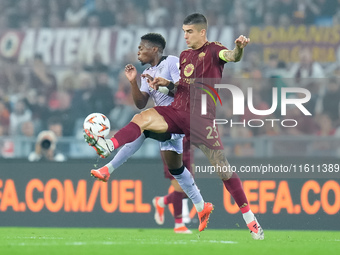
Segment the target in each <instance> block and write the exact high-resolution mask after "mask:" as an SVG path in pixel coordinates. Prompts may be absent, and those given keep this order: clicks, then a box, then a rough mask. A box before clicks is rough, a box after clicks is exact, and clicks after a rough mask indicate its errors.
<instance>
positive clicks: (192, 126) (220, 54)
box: [85, 13, 264, 240]
mask: <svg viewBox="0 0 340 255" xmlns="http://www.w3.org/2000/svg"><path fill="white" fill-rule="evenodd" d="M207 25H208V24H207V20H206V18H205V17H204V16H203V15H202V14H198V13H194V14H191V15H189V16H187V17H186V18H185V20H184V22H183V27H182V28H183V31H184V39H185V40H186V43H187V45H188V47H189V49H188V50H185V51H183V52H182V53H181V55H180V69H181V72H180V77H181V79H180V80H179V82H178V84H173V83H171V82H170V81H168V80H166V79H164V78H160V77H157V78H155V79H154V80H153V81H151V82H150V86H151V87H153V88H154V89H158V87H159V86H167V87H168V89H169V90H170V91H175V90H176V89H177V90H176V93H175V99H174V102H173V103H172V104H171V105H170V106H156V107H154V108H151V109H148V110H145V111H143V112H141V113H140V114H137V115H135V116H134V117H133V119H132V120H131V122H130V123H129V124H128V125H126V126H125V127H124V128H122V129H121V130H119V131H118V132H117V133H116V134H115V135H114V137H112V138H111V139H104V138H101V137H96V136H95V135H93V134H92V133H91V132H89V131H88V130H85V132H86V134H87V135H88V142H89V141H90V143H91V142H92V144H93V145H94V146H95V147H96V149H97V152H98V154H101V151H103V150H104V151H105V152H107V151H109V152H112V151H113V150H114V149H117V148H118V147H120V146H122V145H124V144H125V143H128V142H131V141H133V140H135V139H137V138H138V137H139V136H140V134H141V132H143V131H144V130H150V131H153V132H158V133H163V132H170V133H179V134H183V133H184V134H185V136H186V138H187V139H188V140H190V141H191V143H192V144H194V145H195V146H196V147H198V148H200V149H201V150H202V151H203V153H204V154H205V155H206V156H207V158H208V159H209V161H210V163H211V164H212V165H213V166H215V167H216V166H219V167H220V169H223V167H224V166H225V167H227V168H224V169H228V166H229V163H228V161H227V159H226V157H225V155H224V153H223V145H222V142H221V139H220V137H219V134H218V130H217V129H215V127H214V126H213V120H214V118H215V111H216V109H215V104H214V102H213V100H212V99H210V98H207V114H206V115H202V114H201V95H202V91H203V90H202V89H203V88H204V87H205V86H207V85H208V86H213V85H214V84H216V83H218V82H219V80H220V79H221V78H222V71H223V67H224V64H225V63H227V62H238V61H240V59H241V57H242V55H243V48H244V47H245V46H246V45H247V44H248V43H249V41H250V40H249V38H246V37H245V36H243V35H241V36H239V37H238V38H237V39H236V40H235V45H236V46H235V48H234V49H233V50H228V49H227V48H226V47H224V46H223V45H221V44H220V43H218V42H209V41H208V40H207ZM166 163H167V164H168V166H169V171H170V173H171V174H172V175H173V176H174V178H175V179H176V180H177V181H178V183H179V184H180V185H181V187H182V189H183V190H184V191H185V193H186V194H187V195H188V197H189V198H190V199H191V200H192V202H193V203H194V205H195V207H196V210H197V212H198V217H199V220H200V226H199V230H200V231H202V230H204V228H205V227H206V225H207V222H208V218H209V216H210V213H211V211H212V210H213V205H212V204H211V203H205V202H204V201H203V198H202V196H201V194H200V192H199V190H198V188H197V186H196V185H195V183H194V181H193V178H192V176H191V174H190V172H189V171H188V170H187V169H186V168H185V167H184V166H183V163H182V161H181V159H180V158H176V157H174V158H173V159H172V161H167V162H166ZM216 169H217V168H216ZM218 175H219V177H220V178H221V180H222V181H223V184H224V186H225V187H226V189H227V190H228V191H229V192H230V194H231V195H232V197H233V198H234V200H235V202H236V203H237V205H238V206H239V208H240V210H241V212H242V215H243V218H244V220H245V222H246V224H247V226H248V228H249V229H250V233H251V236H252V237H253V238H254V239H260V240H262V239H264V233H263V229H262V228H261V226H260V224H259V223H258V221H257V219H256V217H255V216H254V214H253V212H252V211H251V210H250V207H249V203H248V200H247V198H246V195H245V193H244V190H243V187H242V183H241V180H240V178H239V177H238V175H237V174H236V173H233V172H223V171H221V172H218ZM95 177H96V178H98V179H101V176H95Z"/></svg>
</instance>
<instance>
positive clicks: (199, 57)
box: [198, 52, 205, 60]
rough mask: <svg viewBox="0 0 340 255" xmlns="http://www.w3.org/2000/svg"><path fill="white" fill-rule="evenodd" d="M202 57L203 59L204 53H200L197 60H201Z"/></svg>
mask: <svg viewBox="0 0 340 255" xmlns="http://www.w3.org/2000/svg"><path fill="white" fill-rule="evenodd" d="M204 57H205V52H201V53H200V54H199V55H198V60H203V58H204Z"/></svg>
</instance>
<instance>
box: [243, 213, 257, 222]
mask: <svg viewBox="0 0 340 255" xmlns="http://www.w3.org/2000/svg"><path fill="white" fill-rule="evenodd" d="M242 216H243V219H244V221H245V222H246V224H249V223H250V222H252V221H253V220H254V217H255V215H254V214H253V212H252V211H251V210H249V211H248V212H246V213H243V214H242Z"/></svg>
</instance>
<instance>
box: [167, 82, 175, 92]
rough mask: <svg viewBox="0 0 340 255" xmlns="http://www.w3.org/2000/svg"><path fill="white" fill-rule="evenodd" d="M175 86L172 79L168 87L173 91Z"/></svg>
mask: <svg viewBox="0 0 340 255" xmlns="http://www.w3.org/2000/svg"><path fill="white" fill-rule="evenodd" d="M174 88H175V84H174V83H173V82H171V81H170V83H169V85H168V89H169V90H170V91H171V90H173V89H174Z"/></svg>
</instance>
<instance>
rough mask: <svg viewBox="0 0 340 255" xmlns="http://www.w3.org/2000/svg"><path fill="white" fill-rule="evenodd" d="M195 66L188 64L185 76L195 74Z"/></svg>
mask: <svg viewBox="0 0 340 255" xmlns="http://www.w3.org/2000/svg"><path fill="white" fill-rule="evenodd" d="M194 69H195V66H194V65H193V64H188V65H186V66H185V68H184V75H185V76H186V77H189V76H190V75H192V73H193V72H194Z"/></svg>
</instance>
